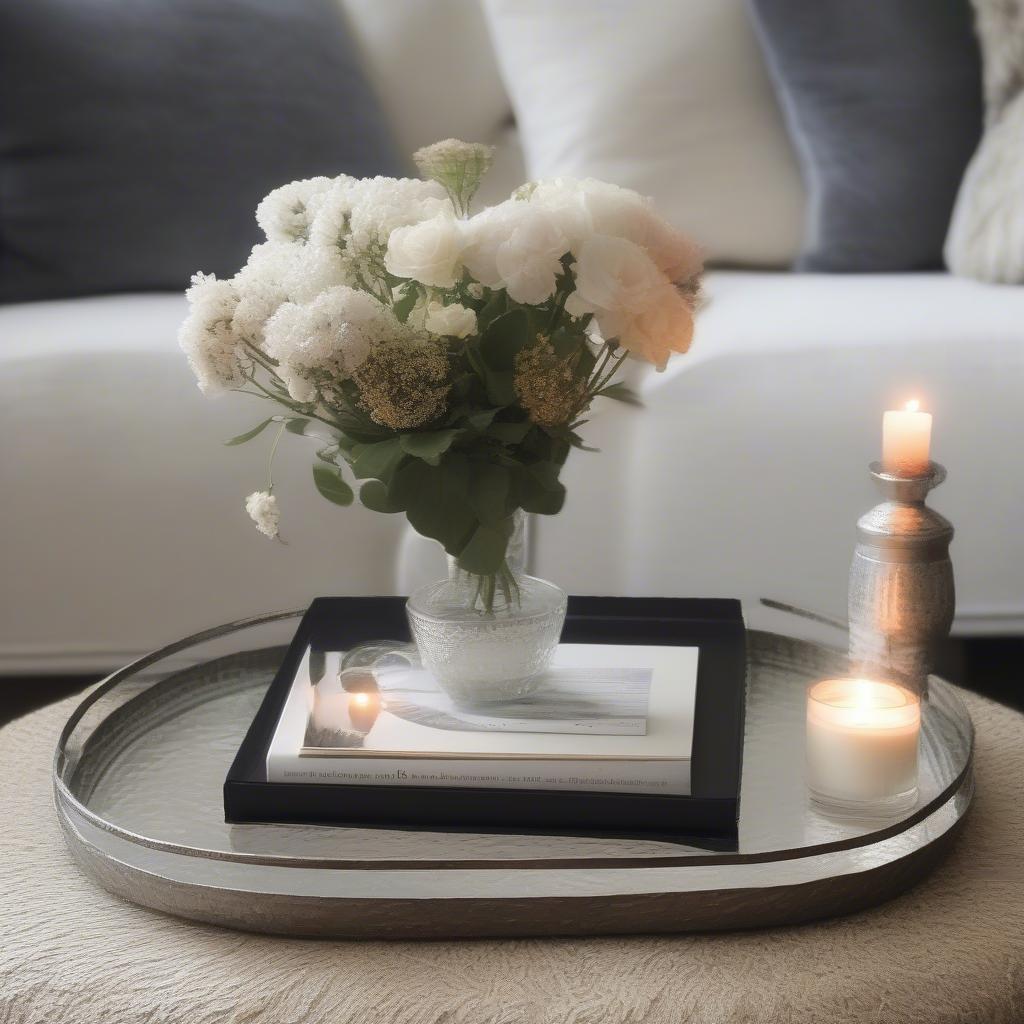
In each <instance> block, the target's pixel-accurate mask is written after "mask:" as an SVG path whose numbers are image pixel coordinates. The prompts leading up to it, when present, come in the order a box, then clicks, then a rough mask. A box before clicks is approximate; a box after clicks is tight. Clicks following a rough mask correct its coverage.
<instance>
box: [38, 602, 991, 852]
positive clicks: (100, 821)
mask: <svg viewBox="0 0 1024 1024" xmlns="http://www.w3.org/2000/svg"><path fill="white" fill-rule="evenodd" d="M304 612H305V609H299V610H295V611H283V612H271V613H268V614H263V615H256V616H249V617H247V618H244V619H239V620H237V621H234V622H229V623H225V624H222V625H219V626H214V627H211V628H209V629H206V630H202V631H200V632H198V633H194V634H192V635H190V636H188V637H183V638H181V639H179V640H176V641H174V642H173V643H171V644H167V645H165V646H164V647H161V648H158V649H156V650H154V651H151V652H149V653H147V654H145V655H143V656H142V657H140V658H137V659H136V660H135V661H133V662H131V663H130V664H128V665H125V666H124V667H122V668H120V669H117V670H116V671H114V672H112V673H111V674H110V675H109V676H106V677H105V678H104V679H102V680H100V681H99V682H98V683H96V684H95V686H94V688H93V689H92V690H90V691H89V693H87V694H86V696H85V697H84V698H83V699H82V701H81V702H80V703H79V704H78V705H77V706H76V708H75V710H74V711H73V712H72V714H71V715H70V716H69V718H68V720H67V722H66V723H65V725H64V727H63V729H62V730H61V732H60V736H59V738H58V742H57V747H56V749H55V751H54V758H53V768H52V782H53V797H54V806H55V808H56V809H57V811H58V814H59V816H60V818H61V824H62V827H63V826H64V825H65V824H66V825H67V826H68V827H70V828H74V823H73V822H72V821H71V818H70V814H69V813H68V812H69V810H70V811H73V813H74V814H75V815H77V816H78V817H80V818H82V819H84V820H86V821H88V822H89V823H90V824H91V825H93V826H94V827H96V828H98V829H100V830H102V831H104V832H107V833H110V834H111V835H114V836H117V837H118V838H120V839H123V840H125V841H127V842H130V843H133V844H135V845H137V846H141V847H144V848H147V849H151V850H158V851H161V852H164V853H169V854H174V855H176V856H182V857H191V858H197V859H200V860H208V861H221V862H226V863H237V864H240V865H246V864H249V865H254V866H266V867H290V868H300V869H301V868H323V869H329V870H339V869H340V870H367V871H385V870H391V871H409V870H421V871H436V870H446V871H447V870H452V871H473V870H477V871H489V870H495V869H497V868H500V869H515V870H523V871H528V870H548V869H550V870H586V869H594V868H600V867H615V868H623V869H634V870H637V869H643V868H686V867H689V868H696V867H713V866H721V865H727V864H737V865H738V864H771V863H778V862H782V861H790V860H810V859H813V858H815V857H818V856H821V855H825V854H829V853H838V852H845V851H852V850H857V849H859V848H863V847H866V846H873V845H876V844H878V843H881V842H885V841H886V840H887V839H890V838H893V837H895V836H898V835H900V834H902V833H905V832H907V831H909V830H910V829H911V828H913V827H914V826H915V825H917V824H919V823H920V822H921V821H924V820H925V819H926V818H928V817H930V816H931V815H933V814H934V813H935V812H936V811H937V810H938V809H939V808H941V807H943V806H945V805H946V804H947V803H949V802H950V800H952V799H954V798H955V797H956V796H957V794H958V793H959V792H960V791H961V790H962V789H963V788H964V785H965V783H966V782H967V781H968V780H969V779H971V778H972V776H973V766H974V746H975V735H974V723H973V721H972V719H971V717H970V713H969V712H968V711H967V708H966V707H965V706H964V704H963V701H962V700H961V699H960V697H959V695H958V694H957V693H956V691H955V688H954V687H953V686H952V685H951V684H950V683H948V682H946V681H945V680H943V679H941V678H939V677H937V676H933V677H931V683H932V685H933V686H936V687H937V689H938V692H941V693H942V694H943V697H944V699H946V700H948V701H950V702H951V703H952V704H954V705H955V706H956V708H957V711H958V713H959V714H960V716H961V717H962V720H963V722H965V723H966V726H967V730H968V741H969V752H968V755H967V759H966V761H965V764H964V767H963V769H962V770H961V771H960V772H959V773H958V775H957V776H956V777H955V778H954V779H953V780H952V781H951V782H950V783H949V785H947V786H946V787H945V788H944V789H943V790H942V791H941V792H939V793H938V794H937V795H936V796H935V797H934V798H933V799H932V800H930V801H929V802H928V803H927V804H924V805H923V806H922V807H920V808H917V809H916V810H915V811H914V813H913V814H911V815H909V816H907V817H906V818H901V819H899V820H898V821H894V822H892V823H891V824H890V825H888V826H886V827H884V828H879V829H877V830H872V831H870V832H867V833H865V834H864V835H861V836H853V837H850V838H848V839H839V840H834V841H832V842H828V843H821V844H817V845H814V846H805V847H798V848H793V849H781V850H772V851H764V852H761V853H749V854H740V853H715V852H712V851H709V852H708V853H706V854H693V853H690V854H687V855H685V856H672V855H669V854H666V855H665V856H654V857H604V858H601V857H590V858H580V857H562V858H556V857H552V858H547V859H544V860H537V861H531V860H526V859H522V860H520V859H516V858H511V859H503V860H495V859H493V858H491V859H487V858H477V859H466V860H459V861H449V860H425V859H418V860H410V859H408V858H387V857H380V858H373V859H365V858H363V859H353V858H327V857H302V856H292V855H283V854H278V855H267V854H257V853H247V852H244V851H228V850H215V849H210V848H206V847H197V846H186V845H182V844H180V843H174V842H171V841H169V840H161V839H153V838H150V837H148V836H144V835H141V834H139V833H136V832H132V831H131V830H129V829H125V828H122V827H121V826H119V825H116V824H114V823H112V822H109V821H107V820H106V819H104V818H102V817H101V816H99V815H98V814H96V813H95V812H94V811H92V810H90V809H89V808H88V807H86V806H85V805H84V804H83V803H82V802H81V801H79V800H78V798H77V797H76V796H75V795H74V794H73V793H72V792H71V791H70V789H69V787H68V785H67V783H65V782H64V780H63V779H62V778H61V775H60V769H61V765H62V761H63V759H64V757H65V756H66V755H65V748H66V745H67V741H68V739H69V738H70V736H71V734H72V732H73V731H74V729H75V727H76V726H77V725H78V723H79V722H80V721H81V720H82V718H83V717H84V716H85V714H86V713H87V712H88V710H89V708H90V707H92V706H93V705H94V704H95V703H96V702H97V701H98V700H99V699H100V698H101V697H103V696H104V695H105V694H107V693H109V692H110V691H111V690H112V689H114V687H116V686H117V685H118V683H120V682H121V681H122V680H123V679H125V678H127V677H130V676H131V675H134V674H135V673H137V672H138V671H140V670H141V669H144V668H146V667H148V666H149V665H151V664H154V663H156V662H158V661H161V660H163V659H165V658H167V657H169V656H170V655H173V654H175V653H178V652H180V651H182V650H186V649H188V648H190V647H193V646H195V645H197V644H200V643H203V642H205V641H208V640H215V639H219V638H221V637H223V636H226V635H228V634H230V633H233V632H238V631H242V630H244V629H247V628H249V627H253V626H260V625H267V624H269V623H273V622H278V621H283V620H286V619H289V618H300V617H301V616H302V615H303V614H304ZM748 636H764V637H776V638H779V637H781V638H783V639H787V640H792V641H794V642H796V643H805V644H808V645H810V646H814V647H819V648H822V649H824V650H827V651H835V652H836V653H842V652H841V650H840V649H839V648H836V647H832V646H831V645H828V644H823V643H821V642H819V641H810V640H802V639H800V638H797V637H789V636H786V635H785V634H780V633H774V632H771V631H767V630H749V631H748ZM269 649H271V648H253V649H251V650H249V649H247V650H245V651H244V652H235V653H233V654H228V655H224V656H222V657H221V658H213V659H209V660H208V661H207V662H204V664H212V663H214V662H216V661H218V660H222V659H223V660H227V659H232V658H237V657H238V656H239V655H240V654H243V653H244V654H252V653H257V652H259V651H262V650H269ZM274 649H276V648H274ZM971 795H972V796H973V791H972V794H971ZM970 802H971V801H970V799H969V800H968V805H969V804H970ZM966 810H967V808H966V807H965V809H964V814H966ZM961 817H963V815H961ZM280 827H284V828H287V827H290V826H288V825H287V824H284V825H281V826H280ZM302 827H304V828H334V827H336V826H331V825H313V824H310V825H304V826H302ZM348 827H359V826H348ZM390 830H391V831H432V830H430V829H423V828H401V827H400V826H392V827H391V829H390ZM439 831H449V830H445V829H440V830H439ZM453 834H455V833H453ZM509 834H515V835H524V834H528V833H525V832H522V831H517V830H511V829H510V830H509ZM126 866H127V867H129V868H130V867H131V866H130V865H126Z"/></svg>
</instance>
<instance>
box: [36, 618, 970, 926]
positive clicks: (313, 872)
mask: <svg viewBox="0 0 1024 1024" xmlns="http://www.w3.org/2000/svg"><path fill="white" fill-rule="evenodd" d="M299 614H301V613H297V612H289V613H281V614H278V615H272V616H265V617H261V618H259V619H253V620H247V621H245V622H242V623H234V624H231V625H228V626H224V627H220V628H218V629H214V630H210V631H208V632H206V633H203V634H199V635H197V636H195V637H190V638H188V639H187V640H183V641H180V642H179V643H176V644H173V645H171V646H170V647H167V648H164V649H163V650H161V651H158V652H155V653H154V654H152V655H149V656H147V657H146V658H143V659H141V660H140V661H138V662H136V663H135V664H133V665H130V666H128V667H127V668H125V669H122V670H121V671H119V672H116V673H114V675H112V676H110V677H109V678H108V679H107V680H105V681H104V682H103V683H100V684H98V685H97V687H96V688H95V689H94V690H93V691H92V692H91V693H90V694H89V695H88V696H87V697H86V699H85V700H84V701H83V702H82V704H81V705H80V706H79V708H78V709H77V710H76V711H75V713H74V714H73V715H72V717H71V719H70V720H69V721H68V724H67V726H66V727H65V729H64V732H63V734H62V736H61V740H60V744H59V746H58V749H57V753H56V757H55V763H54V792H55V802H56V808H57V815H58V818H59V820H60V824H61V826H62V828H63V830H64V834H65V837H66V839H67V842H68V845H69V847H70V849H71V852H72V853H73V855H74V857H75V859H76V861H77V862H78V864H79V865H80V867H81V868H82V870H83V871H84V872H85V873H86V874H88V875H89V876H91V877H92V878H93V879H95V880H96V881H97V882H98V883H99V884H100V885H102V886H103V887H104V888H106V889H108V890H110V891H111V892H113V893H116V894H117V895H119V896H122V897H124V898H125V899H128V900H131V901H134V902H136V903H140V904H142V905H144V906H147V907H152V908H155V909H157V910H162V911H165V912H167V913H170V914H176V915H178V916H181V917H185V918H191V919H194V920H198V921H206V922H211V923H215V924H221V925H227V926H229V927H233V928H241V929H247V930H252V931H261V932H271V933H279V934H289V935H306V936H338V937H365V938H370V937H375V938H400V937H412V938H461V937H471V936H506V935H556V934H557V935H570V934H573V935H583V934H602V933H624V932H672V931H687V930H707V929H726V928H748V927H754V926H765V925H778V924H784V923H793V922H797V921H805V920H809V919H812V918H817V917H824V916H831V915H834V914H840V913H847V912H850V911H853V910H857V909H859V908H862V907H865V906H869V905H871V904H874V903H878V902H880V901H882V900H884V899H887V898H889V897H891V896H893V895H895V894H896V893H898V892H900V891H901V890H903V889H905V888H907V887H908V886H909V885H911V884H913V883H914V882H915V881H916V880H917V879H919V878H920V877H922V876H923V875H924V873H925V872H927V871H928V870H929V869H930V868H931V867H932V866H933V865H934V864H935V863H936V862H937V861H938V859H939V858H940V857H941V856H942V854H943V853H944V851H945V850H946V849H947V847H948V845H949V843H950V842H951V840H952V838H953V836H954V835H955V833H956V831H957V829H958V827H959V825H960V824H961V822H962V820H963V817H964V814H965V813H966V811H967V808H968V805H969V804H970V800H971V795H972V792H973V776H972V770H971V763H972V753H973V730H972V726H971V721H970V718H969V716H968V714H967V711H966V709H965V708H964V706H963V704H962V703H961V701H960V699H959V698H958V697H957V695H956V693H955V691H954V690H953V689H952V687H950V686H949V685H948V684H946V683H944V682H943V681H942V680H939V679H934V678H933V680H932V688H931V695H930V701H929V703H928V704H927V706H926V707H925V709H924V714H923V723H922V742H921V763H920V796H919V800H918V804H917V806H916V807H915V808H914V809H913V810H911V811H910V812H908V813H907V814H906V815H905V816H904V817H902V818H900V819H896V820H894V819H886V820H878V821H849V820H841V819H834V818H831V817H827V816H825V815H823V814H821V813H819V812H818V811H817V810H816V809H814V808H813V807H812V806H810V805H809V803H808V800H807V795H806V787H805V782H804V774H803V771H804V768H803V761H804V755H803V730H804V713H805V704H804V700H805V690H806V687H807V685H808V684H809V683H810V682H812V681H814V680H816V679H820V678H823V677H825V676H828V675H835V674H837V673H843V672H845V671H846V669H847V665H846V657H845V655H843V654H842V653H840V652H838V651H835V650H832V649H830V648H827V647H824V646H821V645H818V644H813V643H810V642H807V641H802V640H795V639H791V638H787V637H783V636H779V635H777V634H773V633H759V632H750V633H749V634H748V692H747V722H746V739H745V746H744V766H743V786H742V792H741V811H740V820H739V836H738V842H737V843H736V844H734V845H733V847H732V848H731V849H730V848H723V844H722V843H718V844H712V845H707V846H705V845H702V846H687V845H683V844H681V843H678V842H671V841H663V840H659V839H653V838H642V839H638V838H618V837H613V836H600V837H597V836H589V837H579V836H569V835H564V836H563V835H522V834H516V835H503V834H481V833H472V832H452V831H445V832H441V831H437V832H434V831H423V830H400V829H365V828H332V827H326V826H313V825H229V824H226V823H225V822H224V820H223V805H222V799H221V786H222V783H223V780H224V776H225V773H226V771H227V768H228V766H229V764H230V762H231V759H232V758H233V756H234V754H235V751H236V750H237V748H238V745H239V743H240V742H241V739H242V736H243V735H244V733H245V731H246V729H247V727H248V725H249V722H250V721H251V719H252V716H253V714H254V713H255V711H256V708H257V707H258V705H259V702H260V700H261V699H262V696H263V694H264V692H265V690H266V688H267V686H268V685H269V683H270V681H271V679H272V678H273V675H274V672H275V671H276V669H277V666H278V665H279V663H280V661H281V659H282V657H283V655H284V646H283V644H284V643H285V642H286V641H287V639H289V634H290V633H293V632H294V629H295V626H296V625H297V620H298V615H299ZM183 666H184V667H183Z"/></svg>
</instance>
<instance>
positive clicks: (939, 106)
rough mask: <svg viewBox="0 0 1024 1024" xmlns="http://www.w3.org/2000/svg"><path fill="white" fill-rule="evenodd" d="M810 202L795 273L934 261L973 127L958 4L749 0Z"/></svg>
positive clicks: (975, 101)
mask: <svg viewBox="0 0 1024 1024" xmlns="http://www.w3.org/2000/svg"><path fill="white" fill-rule="evenodd" d="M750 3H751V6H752V9H753V12H754V17H755V22H756V24H757V26H758V31H759V35H760V38H761V43H762V47H763V49H764V51H765V55H766V57H767V59H768V64H769V67H770V69H771V71H772V75H773V77H774V79H775V83H776V87H777V91H778V93H779V98H780V101H781V104H782V107H783V109H784V111H785V112H786V117H787V121H788V124H789V128H790V132H791V134H792V136H793V141H794V144H795V146H796V148H797V152H798V154H799V156H800V161H801V165H802V168H803V173H804V178H805V182H806V185H807V190H808V194H809V199H808V217H807V225H808V227H807V231H808V234H807V238H806V242H805V245H804V248H803V252H802V254H801V256H800V258H799V260H798V261H797V269H798V270H820V271H865V272H872V271H876V272H877V271H900V270H923V269H928V268H932V267H938V266H940V265H941V263H942V245H943V241H944V240H945V236H946V229H947V227H948V226H949V218H950V214H951V212H952V209H953V202H954V199H955V197H956V192H957V187H958V186H959V184H960V179H961V177H962V176H963V172H964V169H965V168H966V166H967V162H968V160H969V159H970V157H971V154H972V153H973V152H974V148H975V146H976V145H977V142H978V138H979V136H980V133H981V125H982V103H981V65H980V57H979V50H978V43H977V41H976V39H975V36H974V32H973V26H972V18H971V11H970V5H969V3H968V0H812V2H808V0H750Z"/></svg>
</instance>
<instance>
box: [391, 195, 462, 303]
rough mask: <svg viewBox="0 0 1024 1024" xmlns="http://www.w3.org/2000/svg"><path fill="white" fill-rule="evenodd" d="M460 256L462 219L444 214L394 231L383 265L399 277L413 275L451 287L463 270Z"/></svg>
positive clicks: (414, 278)
mask: <svg viewBox="0 0 1024 1024" xmlns="http://www.w3.org/2000/svg"><path fill="white" fill-rule="evenodd" d="M461 255H462V232H461V230H460V225H459V222H458V221H457V220H455V218H454V217H452V216H450V215H449V214H447V213H441V214H438V215H437V216H435V217H431V218H430V220H425V221H421V222H420V223H419V224H410V225H408V226H406V227H401V228H396V229H395V230H394V231H392V232H391V237H390V238H389V239H388V251H387V255H386V256H385V257H384V265H385V266H386V267H387V269H388V271H389V272H390V273H392V274H394V275H395V276H396V277H408V278H412V280H414V281H419V282H420V283H421V284H426V285H431V286H432V287H434V288H451V287H452V286H453V285H454V284H455V282H456V281H457V280H458V279H459V276H460V272H461V270H462V262H461Z"/></svg>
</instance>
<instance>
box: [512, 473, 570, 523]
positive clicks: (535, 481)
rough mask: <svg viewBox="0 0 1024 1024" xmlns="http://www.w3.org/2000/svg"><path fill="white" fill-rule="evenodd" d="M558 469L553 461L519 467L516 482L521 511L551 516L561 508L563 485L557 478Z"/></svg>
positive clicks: (563, 501) (563, 496)
mask: <svg viewBox="0 0 1024 1024" xmlns="http://www.w3.org/2000/svg"><path fill="white" fill-rule="evenodd" d="M560 469H561V467H560V466H559V465H557V464H556V463H553V462H535V463H532V464H530V465H528V466H522V467H521V469H520V472H519V474H518V477H517V480H516V484H517V492H518V494H517V497H518V499H519V506H520V507H521V508H522V509H523V511H525V512H537V513H539V514H540V515H545V516H553V515H556V514H557V513H558V512H560V511H561V510H562V505H564V504H565V487H564V486H563V485H562V484H561V483H560V482H559V480H558V473H559V471H560Z"/></svg>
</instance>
